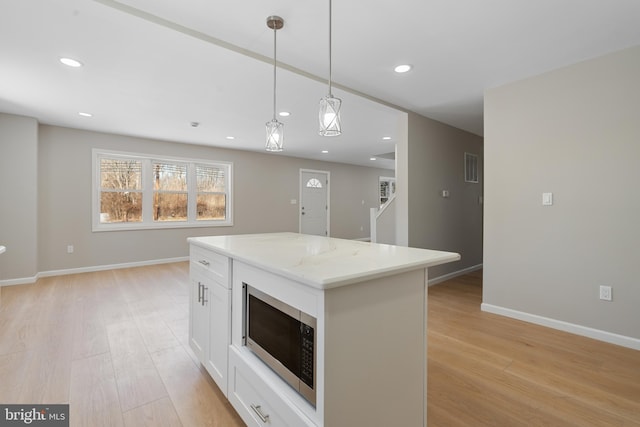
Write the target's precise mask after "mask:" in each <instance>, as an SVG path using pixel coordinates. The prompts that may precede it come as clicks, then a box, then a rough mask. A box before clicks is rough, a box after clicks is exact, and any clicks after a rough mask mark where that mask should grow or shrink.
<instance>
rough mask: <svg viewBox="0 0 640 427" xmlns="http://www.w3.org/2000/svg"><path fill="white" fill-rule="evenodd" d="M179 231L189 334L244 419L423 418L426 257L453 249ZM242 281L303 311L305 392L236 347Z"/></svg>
mask: <svg viewBox="0 0 640 427" xmlns="http://www.w3.org/2000/svg"><path fill="white" fill-rule="evenodd" d="M189 243H190V260H191V261H190V280H191V297H190V322H189V342H190V345H191V348H192V349H193V350H194V352H195V353H196V355H197V356H198V358H199V359H200V361H201V362H202V364H203V365H204V366H205V368H206V369H207V371H208V372H209V373H210V374H211V376H212V378H213V379H214V380H215V382H216V383H217V384H218V386H219V387H220V389H221V390H222V392H223V393H224V394H225V396H227V398H228V399H229V401H230V402H231V404H232V405H233V407H234V408H235V409H236V410H237V411H238V413H239V414H240V416H241V417H242V419H243V420H244V421H245V422H246V423H247V425H251V426H261V425H271V426H278V425H282V426H328V427H333V426H347V425H349V426H359V425H367V426H389V425H402V426H407V427H411V426H416V427H418V426H425V425H426V419H427V418H426V407H427V405H426V390H427V389H426V387H427V382H426V367H427V279H428V276H427V269H428V267H431V266H435V265H439V264H443V263H447V262H452V261H456V260H459V259H460V255H458V254H456V253H452V252H442V251H433V250H427V249H417V248H407V247H400V246H392V245H382V244H375V243H369V242H360V241H353V240H344V239H335V238H329V237H321V236H309V235H302V234H297V233H269V234H252V235H235V236H210V237H197V238H190V239H189ZM247 288H251V289H256V290H257V291H258V292H259V293H262V294H265V295H268V296H269V297H270V298H273V299H275V300H277V301H279V302H282V303H284V304H285V305H286V306H288V307H293V308H295V309H298V310H300V311H301V312H303V313H306V315H308V316H311V317H312V318H314V323H315V344H314V356H313V374H314V375H313V381H312V385H313V388H314V399H313V400H309V398H305V397H303V395H302V394H301V393H300V392H298V391H297V390H296V389H294V387H292V386H291V385H290V383H288V382H286V381H285V380H284V379H283V378H284V377H283V376H282V375H281V374H278V373H276V371H277V369H274V368H273V365H271V367H269V366H268V365H267V364H266V363H264V362H263V359H261V358H260V357H258V356H257V355H256V353H255V352H254V351H252V350H251V349H249V348H248V346H247V330H246V324H247V323H248V317H247V309H246V307H247V301H248V298H247Z"/></svg>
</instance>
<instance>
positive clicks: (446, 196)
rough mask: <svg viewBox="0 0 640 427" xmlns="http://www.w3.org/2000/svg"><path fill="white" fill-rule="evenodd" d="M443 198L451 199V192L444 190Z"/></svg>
mask: <svg viewBox="0 0 640 427" xmlns="http://www.w3.org/2000/svg"><path fill="white" fill-rule="evenodd" d="M442 197H444V198H445V199H447V198H449V190H442Z"/></svg>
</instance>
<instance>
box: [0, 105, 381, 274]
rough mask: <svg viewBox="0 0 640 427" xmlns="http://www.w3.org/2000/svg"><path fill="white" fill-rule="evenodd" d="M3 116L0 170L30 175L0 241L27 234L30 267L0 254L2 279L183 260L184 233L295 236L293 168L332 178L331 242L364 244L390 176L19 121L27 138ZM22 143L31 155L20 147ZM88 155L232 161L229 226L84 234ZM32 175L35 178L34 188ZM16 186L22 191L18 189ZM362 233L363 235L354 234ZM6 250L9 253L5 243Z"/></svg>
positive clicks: (7, 184)
mask: <svg viewBox="0 0 640 427" xmlns="http://www.w3.org/2000/svg"><path fill="white" fill-rule="evenodd" d="M1 117H4V119H5V121H6V122H8V123H9V126H8V127H7V125H4V126H2V129H3V131H2V133H3V142H2V144H3V145H2V156H1V158H2V159H3V160H2V162H3V165H4V164H5V163H6V164H7V165H9V166H11V167H13V168H14V169H13V170H14V171H15V170H16V169H19V170H20V171H21V172H23V173H24V172H25V171H27V172H29V176H30V177H31V178H30V181H28V182H29V185H28V187H26V188H28V189H29V191H22V193H21V194H22V196H21V197H30V198H31V199H32V201H30V202H28V204H27V206H28V207H29V208H28V209H26V210H23V209H22V208H20V210H19V212H16V213H15V214H14V215H13V216H12V217H11V219H12V221H5V220H4V218H3V220H2V221H0V236H5V235H8V234H9V233H12V234H13V235H17V236H26V238H27V240H30V241H31V242H32V243H31V244H30V245H29V246H28V247H27V246H25V248H27V249H29V250H28V251H24V250H23V251H22V252H21V255H20V261H21V262H23V263H26V264H28V265H29V266H30V268H29V269H28V270H26V271H25V270H24V269H22V268H21V269H17V268H16V267H15V266H14V265H13V263H9V262H3V260H2V259H1V257H0V262H3V264H2V265H0V268H1V269H2V271H3V274H4V278H5V279H20V278H25V277H27V276H28V277H33V275H34V274H35V273H36V272H47V271H55V270H65V269H73V268H83V267H95V266H102V265H111V264H120V263H130V262H144V261H151V260H156V259H166V258H174V257H184V256H186V255H187V254H188V247H187V243H186V238H187V237H189V236H201V235H218V234H240V233H256V232H275V231H294V232H297V231H298V205H292V204H291V203H290V200H291V199H298V198H299V175H300V172H299V171H300V169H301V168H304V169H316V170H327V171H329V172H330V173H331V201H330V203H331V225H330V227H331V235H332V236H333V237H341V238H365V237H368V236H369V208H371V207H373V206H377V204H378V200H379V199H378V177H379V176H381V175H382V176H388V175H389V174H392V172H390V171H389V170H387V169H376V168H366V167H359V166H351V165H345V164H340V163H330V162H321V161H312V160H305V159H298V158H292V157H286V156H282V155H271V154H262V153H253V152H246V151H238V150H226V149H216V148H212V147H204V146H197V145H190V144H180V143H173V142H166V141H155V140H147V139H142V138H133V137H125V136H119V135H112V134H105V133H97V132H89V131H83V130H77V129H69V128H62V127H55V126H47V125H41V126H39V136H37V133H36V132H37V131H38V126H37V123H36V122H35V120H33V119H26V120H27V123H30V126H31V128H30V132H26V130H25V129H21V128H20V126H23V127H24V125H23V124H22V122H23V121H24V120H25V119H23V118H19V117H16V116H10V115H2V116H1ZM3 124H4V123H3ZM16 127H18V128H20V129H21V132H22V133H21V134H19V135H18V136H17V137H16V138H13V139H11V141H13V142H12V144H13V145H11V147H12V149H11V151H9V150H7V148H8V145H7V143H6V142H5V141H4V139H5V138H4V134H5V133H9V131H11V129H13V128H16ZM5 129H8V130H5ZM11 132H14V133H15V131H11ZM25 132H26V133H27V134H26V135H25ZM23 144H27V145H28V147H30V148H28V149H27V148H25V147H22V145H23ZM5 146H7V148H5ZM18 148H19V150H18ZM36 148H37V150H36ZM93 148H102V149H110V150H121V151H129V152H138V153H148V154H156V155H172V156H180V157H186V158H202V159H214V160H223V161H230V162H233V165H234V171H233V173H234V226H232V227H208V228H187V229H164V230H139V231H111V232H99V233H93V232H91V162H92V157H91V150H92V149H93ZM16 150H18V151H16ZM3 169H4V168H3ZM36 170H38V171H39V172H38V175H37V177H38V179H37V186H36ZM12 181H13V183H12ZM0 185H1V186H2V187H0V188H2V191H3V197H4V194H5V193H9V190H10V191H11V192H12V197H16V196H15V195H13V193H15V192H16V188H15V179H14V178H13V175H11V177H10V179H4V180H3V182H2V183H1V184H0ZM19 187H20V188H21V189H22V190H24V189H23V188H22V185H19ZM36 200H37V202H36ZM363 200H364V201H365V203H364V204H362V201H363ZM20 202H21V203H22V206H24V203H23V202H22V201H20ZM3 205H4V201H3ZM36 213H37V220H36V217H35V215H36ZM7 219H9V218H7ZM36 225H37V229H38V233H37V245H36V235H35V230H36ZM360 227H362V228H363V229H362V231H361V230H360ZM0 239H1V238H0ZM21 239H22V237H21ZM0 244H4V243H0ZM67 245H74V247H75V252H74V253H73V254H67V252H66V249H67ZM6 246H8V247H9V246H11V247H13V245H9V244H6ZM8 253H9V252H7V253H5V254H3V257H4V258H8V257H6V255H7V254H8Z"/></svg>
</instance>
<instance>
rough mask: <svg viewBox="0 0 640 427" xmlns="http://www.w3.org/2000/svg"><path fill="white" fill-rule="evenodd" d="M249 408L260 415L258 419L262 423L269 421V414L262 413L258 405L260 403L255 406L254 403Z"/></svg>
mask: <svg viewBox="0 0 640 427" xmlns="http://www.w3.org/2000/svg"><path fill="white" fill-rule="evenodd" d="M251 409H253V412H255V413H256V415H258V417H260V420H261V421H262V422H263V423H267V422H269V415H268V414H267V415H264V414H263V413H262V408H261V407H260V405H258V406H256V405H251Z"/></svg>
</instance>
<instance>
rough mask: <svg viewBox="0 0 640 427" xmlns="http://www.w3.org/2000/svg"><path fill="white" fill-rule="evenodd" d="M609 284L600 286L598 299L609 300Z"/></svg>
mask: <svg viewBox="0 0 640 427" xmlns="http://www.w3.org/2000/svg"><path fill="white" fill-rule="evenodd" d="M611 297H612V295H611V286H600V299H601V300H603V301H611V299H612V298H611Z"/></svg>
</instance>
